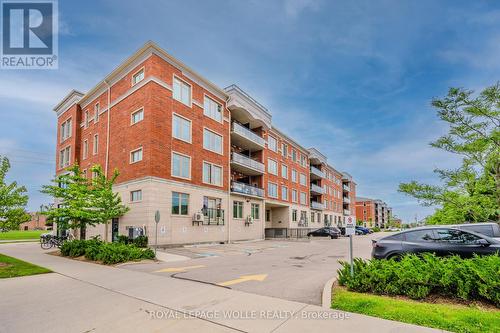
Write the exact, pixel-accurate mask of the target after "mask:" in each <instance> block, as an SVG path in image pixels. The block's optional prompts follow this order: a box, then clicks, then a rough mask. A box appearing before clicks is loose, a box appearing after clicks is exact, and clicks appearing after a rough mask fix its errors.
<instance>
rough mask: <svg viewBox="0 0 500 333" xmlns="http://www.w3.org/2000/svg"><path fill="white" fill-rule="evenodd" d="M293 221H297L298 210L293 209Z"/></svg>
mask: <svg viewBox="0 0 500 333" xmlns="http://www.w3.org/2000/svg"><path fill="white" fill-rule="evenodd" d="M292 222H297V210H296V209H292Z"/></svg>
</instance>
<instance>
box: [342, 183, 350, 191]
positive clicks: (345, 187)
mask: <svg viewBox="0 0 500 333" xmlns="http://www.w3.org/2000/svg"><path fill="white" fill-rule="evenodd" d="M342 187H343V188H344V191H347V192H349V191H350V190H351V188H350V187H349V185H346V184H344V185H342Z"/></svg>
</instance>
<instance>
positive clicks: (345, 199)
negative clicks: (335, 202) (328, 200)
mask: <svg viewBox="0 0 500 333" xmlns="http://www.w3.org/2000/svg"><path fill="white" fill-rule="evenodd" d="M342 200H344V202H345V203H351V199H349V198H348V197H343V198H342Z"/></svg>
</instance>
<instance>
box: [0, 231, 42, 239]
mask: <svg viewBox="0 0 500 333" xmlns="http://www.w3.org/2000/svg"><path fill="white" fill-rule="evenodd" d="M47 232H49V231H47V230H26V231H24V230H11V231H7V232H0V240H17V239H39V238H40V235H41V234H44V233H47Z"/></svg>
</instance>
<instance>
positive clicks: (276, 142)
mask: <svg viewBox="0 0 500 333" xmlns="http://www.w3.org/2000/svg"><path fill="white" fill-rule="evenodd" d="M271 138H272V139H273V140H274V142H275V146H274V149H273V148H271V144H270V143H269V139H271ZM267 148H269V150H272V151H274V152H278V139H276V138H275V137H274V136H272V135H269V134H268V135H267Z"/></svg>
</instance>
